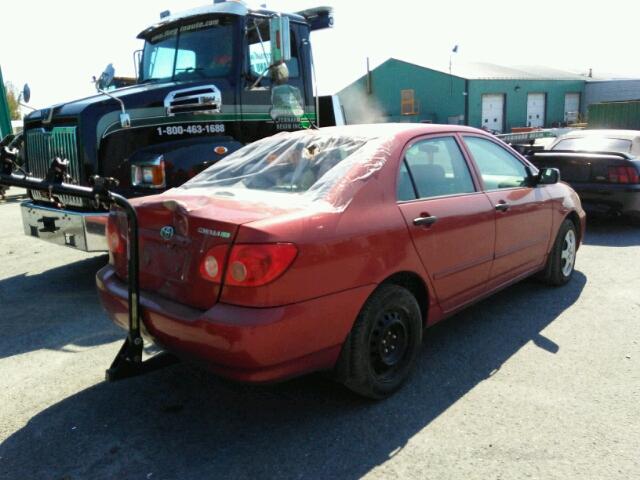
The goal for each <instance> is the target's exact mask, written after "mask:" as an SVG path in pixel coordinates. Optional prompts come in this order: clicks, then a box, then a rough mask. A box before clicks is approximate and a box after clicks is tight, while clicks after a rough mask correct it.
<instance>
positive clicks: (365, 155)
mask: <svg viewBox="0 0 640 480" xmlns="http://www.w3.org/2000/svg"><path fill="white" fill-rule="evenodd" d="M389 145H390V140H389V139H386V140H385V139H381V138H379V137H365V136H349V135H345V134H340V133H337V132H336V131H335V130H334V131H333V132H331V133H325V132H323V131H321V130H306V131H301V132H294V133H280V134H278V135H275V136H273V137H269V138H266V139H263V140H260V141H257V142H255V143H252V144H250V145H248V146H246V147H244V148H241V149H240V150H238V151H236V152H234V153H233V154H231V155H229V156H228V157H226V158H225V159H223V160H221V161H220V162H218V163H216V164H215V165H212V166H211V167H209V168H208V169H206V170H204V171H203V172H201V173H200V174H198V175H197V176H195V177H194V178H192V179H191V180H189V181H188V182H187V183H185V184H183V185H182V186H181V187H178V188H176V189H173V190H172V191H171V192H172V193H175V194H189V195H194V194H197V195H207V196H221V197H225V198H237V199H238V200H240V201H248V202H251V203H264V204H267V205H269V206H278V205H280V206H286V207H295V206H299V207H300V208H308V207H309V206H311V204H313V207H314V208H318V209H322V207H326V208H328V209H330V210H342V209H344V208H346V207H347V206H348V204H349V203H350V201H351V199H352V198H353V196H354V195H355V193H356V192H357V190H359V188H360V186H361V185H362V184H363V183H364V181H365V180H366V179H367V178H369V177H370V176H371V175H373V174H374V173H375V172H377V171H378V170H380V168H382V166H383V165H384V163H385V162H386V160H387V158H388V156H389Z"/></svg>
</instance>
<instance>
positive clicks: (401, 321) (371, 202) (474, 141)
mask: <svg viewBox="0 0 640 480" xmlns="http://www.w3.org/2000/svg"><path fill="white" fill-rule="evenodd" d="M558 180H559V178H558V172H557V170H555V169H544V170H541V171H539V170H537V169H536V168H535V167H534V166H533V165H532V164H530V163H529V162H528V161H527V160H526V159H524V158H523V157H522V156H520V155H519V154H517V153H516V152H515V151H514V150H512V149H511V148H509V147H508V146H506V145H505V144H503V143H502V142H500V141H499V140H497V139H496V138H495V137H493V136H491V135H489V134H486V133H485V132H482V131H480V130H476V129H473V128H468V127H461V126H452V125H415V124H414V125H407V124H404V125H393V124H384V125H373V126H348V127H333V128H323V129H319V130H307V131H301V132H295V133H283V134H279V135H276V136H274V137H270V138H266V139H263V140H260V141H258V142H255V143H253V144H251V145H248V146H246V147H244V148H242V149H240V150H239V151H237V152H235V153H234V154H232V155H230V156H229V157H228V158H226V159H224V160H222V161H221V162H219V163H217V164H215V165H213V166H211V167H209V168H208V169H207V170H205V171H203V172H202V173H200V174H199V175H197V176H196V177H194V178H193V179H192V180H190V181H189V182H187V183H186V184H184V185H183V186H181V187H179V188H175V189H173V190H170V191H167V192H165V193H163V194H160V195H156V196H151V197H146V198H141V199H137V200H135V201H134V205H135V207H136V211H137V214H138V218H139V234H140V249H139V254H140V286H141V289H142V294H141V299H140V302H141V308H142V312H141V318H142V321H143V331H144V333H145V335H146V336H147V337H148V338H150V339H152V340H153V341H154V342H156V343H157V344H159V345H160V346H161V347H163V348H164V349H166V350H168V351H170V352H173V353H175V354H177V355H178V356H180V357H182V358H186V359H190V360H193V361H195V362H198V363H201V364H204V365H206V366H207V367H208V368H209V369H211V370H212V371H214V372H216V373H217V374H219V375H222V376H226V377H230V378H233V379H236V380H240V381H248V382H269V381H276V380H282V379H286V378H290V377H293V376H296V375H301V374H304V373H307V372H312V371H318V370H325V371H331V372H333V374H334V375H335V377H336V378H337V379H339V380H340V381H342V382H343V383H344V384H345V385H347V386H348V387H349V388H351V389H352V390H354V391H356V392H358V393H360V394H362V395H366V396H369V397H373V398H383V397H385V396H387V395H389V394H391V393H392V392H394V391H395V390H397V389H398V388H399V387H400V386H401V385H402V383H403V382H404V381H405V380H406V379H407V377H408V376H409V374H410V372H411V369H412V367H413V366H414V364H415V363H416V357H417V355H418V352H419V348H420V344H421V340H422V333H423V331H424V329H425V328H426V327H428V326H431V325H433V324H434V323H436V322H438V321H440V320H442V319H444V318H446V317H449V316H451V315H452V314H454V313H455V312H457V311H459V310H460V309H462V308H464V307H465V306H467V305H469V304H471V303H473V302H476V301H478V300H479V299H482V298H484V297H486V296H488V295H490V294H492V293H494V292H496V291H498V290H500V289H503V288H505V287H507V286H508V285H510V284H513V283H514V282H517V281H519V280H521V279H523V278H525V277H528V276H531V275H537V276H538V277H539V278H540V279H542V280H543V281H545V282H547V283H548V284H550V285H556V286H559V285H563V284H565V283H567V282H568V281H570V279H571V276H572V273H573V269H574V262H575V258H576V251H577V249H578V247H579V245H580V241H581V239H582V237H583V233H584V222H585V214H584V212H583V210H582V208H581V205H580V200H579V199H578V197H577V195H576V194H575V192H574V191H573V190H572V189H571V188H570V187H569V186H568V185H566V184H564V183H560V182H559V181H558ZM125 227H126V224H125V219H124V217H123V215H122V214H120V213H118V212H117V211H116V212H112V214H111V216H110V218H109V224H108V239H109V245H110V263H109V265H107V266H106V267H105V268H103V269H102V270H100V272H99V273H98V275H97V284H98V289H99V292H100V297H101V300H102V303H103V305H104V306H105V307H106V309H107V311H108V312H109V314H110V316H111V318H112V319H113V320H114V321H115V322H116V323H117V324H119V325H121V326H123V327H126V325H127V284H126V282H127V258H126V257H127V255H126V242H127V238H126V228H125Z"/></svg>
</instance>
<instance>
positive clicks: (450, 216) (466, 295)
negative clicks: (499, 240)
mask: <svg viewBox="0 0 640 480" xmlns="http://www.w3.org/2000/svg"><path fill="white" fill-rule="evenodd" d="M398 205H399V208H400V211H401V212H402V215H403V216H404V219H405V221H406V223H407V227H408V229H409V231H410V233H411V238H412V240H413V244H414V246H415V248H416V250H417V252H418V254H419V256H420V259H421V261H422V263H423V265H424V267H425V269H426V270H427V272H428V273H429V275H430V277H431V280H432V283H433V285H434V288H435V293H436V295H437V297H438V301H439V302H440V305H441V307H442V309H443V310H444V311H445V312H448V311H451V310H453V309H455V308H457V307H459V306H461V305H462V304H464V303H466V302H468V301H470V300H472V299H474V298H475V297H477V296H478V295H480V294H481V293H482V292H483V291H484V290H485V288H486V287H485V285H486V282H487V280H488V278H489V272H490V268H491V262H492V259H493V247H494V217H495V213H494V209H493V206H492V205H491V202H489V200H488V198H487V197H486V195H484V194H483V193H481V192H480V191H479V188H478V184H477V180H474V177H473V175H472V173H471V170H470V169H469V166H468V165H467V162H466V160H465V158H464V156H463V154H462V151H461V148H460V145H459V144H458V142H457V140H456V137H455V136H453V135H445V136H435V137H423V138H420V139H418V140H414V141H412V142H411V143H410V144H409V145H408V146H407V148H406V150H405V155H404V159H403V161H402V163H401V166H400V172H399V177H398Z"/></svg>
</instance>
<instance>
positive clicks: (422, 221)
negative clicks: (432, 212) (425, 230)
mask: <svg viewBox="0 0 640 480" xmlns="http://www.w3.org/2000/svg"><path fill="white" fill-rule="evenodd" d="M437 221H438V217H434V216H430V217H418V218H414V219H413V224H414V225H416V226H418V225H424V226H425V227H430V226H431V225H433V224H434V223H436V222H437Z"/></svg>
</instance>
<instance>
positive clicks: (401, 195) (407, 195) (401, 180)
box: [398, 160, 416, 202]
mask: <svg viewBox="0 0 640 480" xmlns="http://www.w3.org/2000/svg"><path fill="white" fill-rule="evenodd" d="M415 199H416V192H415V190H414V189H413V182H412V181H411V177H410V176H409V170H407V163H406V162H405V161H404V160H403V161H402V163H401V164H400V173H399V175H398V201H400V202H406V201H408V200H415Z"/></svg>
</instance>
